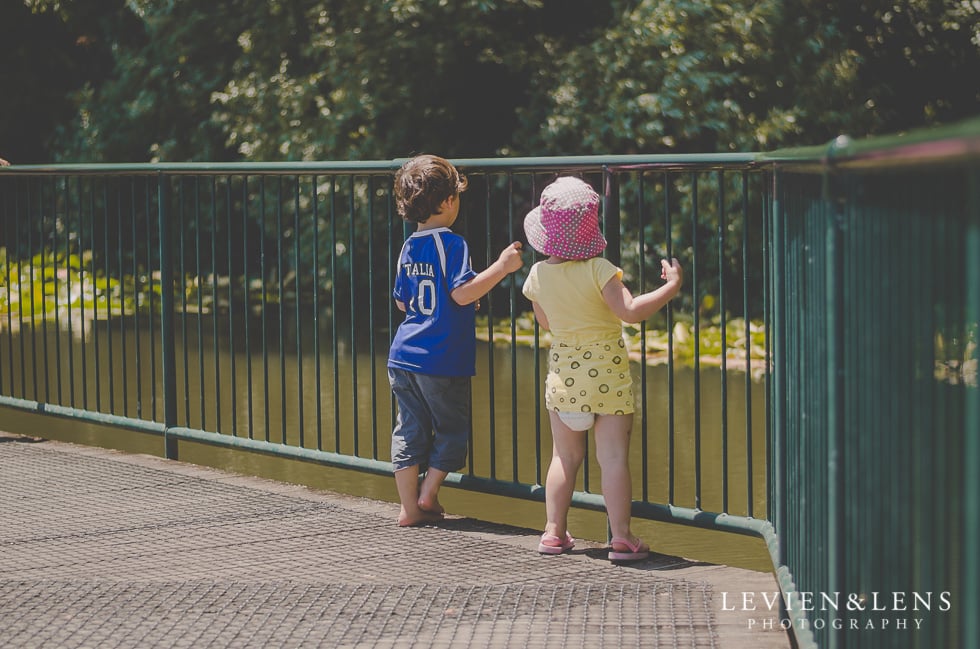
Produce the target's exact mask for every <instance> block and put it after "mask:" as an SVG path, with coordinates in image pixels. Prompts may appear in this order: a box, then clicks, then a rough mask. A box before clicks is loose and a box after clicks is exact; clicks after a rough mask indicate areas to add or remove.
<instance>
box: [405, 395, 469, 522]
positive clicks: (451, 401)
mask: <svg viewBox="0 0 980 649" xmlns="http://www.w3.org/2000/svg"><path fill="white" fill-rule="evenodd" d="M471 383H472V380H471V379H470V377H468V376H462V377H449V376H427V377H423V376H420V377H419V384H420V385H421V386H422V387H423V389H424V390H425V393H426V395H427V404H428V406H429V411H430V412H431V413H432V449H431V451H430V453H429V467H428V469H427V470H426V473H425V478H423V479H422V487H421V490H420V493H419V501H418V504H419V507H420V508H421V509H423V510H425V511H428V512H432V513H437V514H442V513H444V512H445V508H443V506H442V505H441V504H440V503H439V488H440V487H442V483H443V482H444V481H445V480H446V476H447V475H449V472H450V471H458V470H459V469H461V468H462V467H463V466H465V465H466V450H467V445H468V444H469V439H470V433H471V431H472V428H473V421H472V415H471V413H472V391H471Z"/></svg>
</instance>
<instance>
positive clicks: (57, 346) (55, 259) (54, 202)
mask: <svg viewBox="0 0 980 649" xmlns="http://www.w3.org/2000/svg"><path fill="white" fill-rule="evenodd" d="M57 183H58V179H57V177H52V178H51V212H52V217H53V219H54V221H55V222H54V229H53V230H52V231H51V235H50V237H51V238H50V240H51V263H52V265H53V267H52V269H51V270H52V272H53V274H54V281H53V282H52V284H53V285H54V315H55V322H56V323H57V324H56V325H55V337H54V355H55V367H56V373H55V393H56V395H57V397H58V403H59V404H62V403H64V401H63V400H62V391H61V374H62V369H61V326H60V325H61V309H60V308H59V307H60V304H59V300H58V293H59V292H60V287H59V286H58V271H59V266H60V264H59V258H60V255H59V254H58V245H57V243H58V242H57V235H58V224H57V217H56V216H55V215H56V214H57V213H58V184H57ZM65 270H66V271H67V260H66V269H65ZM66 274H67V273H66ZM45 308H47V300H45ZM44 321H45V322H47V321H48V318H47V315H46V314H45V318H44ZM47 339H48V336H47V332H46V331H45V335H44V340H45V341H47ZM45 353H46V352H45ZM48 366H49V363H45V367H48Z"/></svg>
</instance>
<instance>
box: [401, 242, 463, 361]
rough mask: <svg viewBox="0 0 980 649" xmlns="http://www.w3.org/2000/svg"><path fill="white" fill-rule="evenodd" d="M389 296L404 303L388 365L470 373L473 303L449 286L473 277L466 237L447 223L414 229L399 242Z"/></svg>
mask: <svg viewBox="0 0 980 649" xmlns="http://www.w3.org/2000/svg"><path fill="white" fill-rule="evenodd" d="M396 273H397V274H396V276H395V289H394V291H393V292H392V296H393V297H394V298H395V299H396V300H398V301H400V302H402V303H403V304H404V305H405V320H404V321H403V322H402V323H401V325H399V327H398V331H397V332H395V339H394V340H393V341H392V343H391V351H390V352H389V354H388V367H397V368H401V369H404V370H408V371H411V372H419V373H422V374H434V375H437V376H473V375H475V374H476V333H475V329H476V323H475V318H476V308H475V306H474V305H473V304H469V305H466V306H460V305H458V304H456V302H455V301H454V300H453V299H452V297H450V293H451V292H452V291H453V289H455V288H457V287H459V286H460V285H462V284H465V283H466V282H468V281H470V280H471V279H473V278H474V277H476V272H474V270H473V268H472V265H471V263H470V251H469V247H468V246H467V245H466V240H465V239H463V237H461V236H459V235H458V234H455V233H454V232H452V231H451V230H450V229H449V228H433V229H431V230H422V231H420V232H415V233H414V234H412V236H410V237H409V238H408V239H407V240H406V241H405V245H403V246H402V251H401V254H400V255H399V256H398V266H397V268H396Z"/></svg>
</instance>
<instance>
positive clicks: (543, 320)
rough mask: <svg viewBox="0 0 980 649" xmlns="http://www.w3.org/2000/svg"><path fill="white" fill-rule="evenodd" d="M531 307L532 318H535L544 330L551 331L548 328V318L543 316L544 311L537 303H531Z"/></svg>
mask: <svg viewBox="0 0 980 649" xmlns="http://www.w3.org/2000/svg"><path fill="white" fill-rule="evenodd" d="M531 306H532V307H533V308H534V317H535V318H537V320H538V324H539V325H541V326H542V327H543V328H544V329H547V330H548V331H551V327H550V326H548V316H546V315H545V314H544V309H542V308H541V305H540V304H538V303H537V302H531Z"/></svg>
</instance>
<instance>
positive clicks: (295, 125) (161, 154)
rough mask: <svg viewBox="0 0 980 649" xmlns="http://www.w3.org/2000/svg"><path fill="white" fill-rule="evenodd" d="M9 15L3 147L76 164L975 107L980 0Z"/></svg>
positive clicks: (112, 0)
mask: <svg viewBox="0 0 980 649" xmlns="http://www.w3.org/2000/svg"><path fill="white" fill-rule="evenodd" d="M0 12H2V13H0V18H2V20H0V24H2V25H3V26H4V32H3V33H4V37H5V45H6V46H7V52H8V54H6V55H5V57H6V58H5V63H7V65H5V66H3V74H4V79H3V80H4V81H5V83H4V86H5V87H10V88H18V92H17V93H14V94H13V95H12V96H11V97H8V98H7V101H6V102H5V103H4V106H3V109H2V110H3V111H5V112H4V113H3V116H4V117H6V119H0V124H2V127H0V128H2V129H3V131H2V132H0V147H3V148H4V150H3V151H0V154H2V153H5V152H6V156H5V157H7V158H10V159H12V160H13V161H14V162H15V163H16V162H22V161H25V160H26V158H24V157H21V156H28V154H27V153H26V151H28V150H33V151H34V153H33V154H32V155H38V156H42V159H45V160H52V159H55V160H66V161H82V162H85V161H107V162H112V161H126V162H130V161H144V160H161V161H182V160H214V161H220V160H229V159H247V160H261V161H275V160H325V159H355V158H359V159H364V158H392V157H402V156H407V155H411V154H413V153H417V152H421V151H435V152H439V153H442V154H444V155H448V156H452V157H468V156H484V155H511V154H530V155H547V154H584V153H613V154H614V153H631V152H694V151H697V152H712V151H731V150H757V149H772V148H775V147H779V146H790V145H800V144H814V143H820V142H824V141H827V140H829V139H831V138H832V137H834V136H836V135H837V134H839V133H841V132H846V133H849V134H851V135H855V136H863V135H867V134H874V133H882V132H899V131H903V130H906V129H909V128H913V127H917V126H924V125H930V124H936V123H941V122H949V121H954V120H958V119H961V118H964V117H967V116H970V115H974V114H976V112H977V106H978V105H980V20H978V14H980V11H978V9H977V5H976V2H973V1H972V0H954V1H952V2H936V1H935V0H911V1H909V2H902V3H899V2H896V1H895V0H862V1H861V2H852V1H851V0H831V1H830V2H827V1H826V0H823V1H820V2H817V1H816V0H804V1H802V2H797V3H784V2H777V1H776V0H758V1H756V0H751V1H750V0H727V1H724V2H721V1H715V2H710V3H705V2H697V1H695V0H603V1H595V0H460V1H458V2H446V1H444V0H383V1H379V2H369V3H363V2H351V1H350V0H235V1H234V2H233V1H232V0H209V1H207V2H202V1H200V0H131V1H128V2H126V1H125V0H86V2H81V1H71V0H28V1H26V2H24V3H17V2H14V3H6V4H5V5H4V9H2V10H0ZM38 43H45V47H44V48H39V47H37V44H38ZM48 43H52V46H50V47H49V46H48V45H47V44H48ZM951 78H952V79H955V80H956V82H955V83H949V82H948V81H947V79H951ZM32 80H33V82H32ZM38 82H40V83H38ZM25 127H26V128H25ZM56 127H57V128H56ZM49 133H55V134H56V138H55V139H54V140H45V138H46V137H47V134H49ZM24 134H26V135H24ZM24 137H27V139H31V138H33V143H30V142H27V141H26V140H24ZM22 141H23V142H24V143H23V144H21V142H22ZM11 143H13V144H11ZM42 146H43V147H46V149H45V150H46V151H47V153H46V154H44V153H43V152H42V151H40V150H39V147H42ZM10 147H12V148H10ZM32 147H33V148H32ZM21 151H25V153H22V154H21V153H19V152H21ZM12 152H18V154H16V155H15V153H12ZM28 157H29V156H28Z"/></svg>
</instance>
